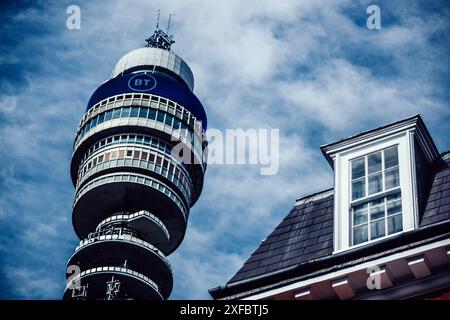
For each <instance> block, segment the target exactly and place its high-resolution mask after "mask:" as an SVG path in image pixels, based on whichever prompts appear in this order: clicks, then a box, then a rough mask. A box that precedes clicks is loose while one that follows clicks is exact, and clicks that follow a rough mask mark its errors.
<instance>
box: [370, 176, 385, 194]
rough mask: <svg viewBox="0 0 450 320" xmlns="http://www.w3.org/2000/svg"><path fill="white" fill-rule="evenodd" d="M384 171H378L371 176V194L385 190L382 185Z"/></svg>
mask: <svg viewBox="0 0 450 320" xmlns="http://www.w3.org/2000/svg"><path fill="white" fill-rule="evenodd" d="M382 176H383V175H382V173H381V172H380V173H377V174H374V175H372V176H369V195H370V194H374V193H377V192H380V191H382V190H383V186H382V183H381V181H382Z"/></svg>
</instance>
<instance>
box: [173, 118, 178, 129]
mask: <svg viewBox="0 0 450 320" xmlns="http://www.w3.org/2000/svg"><path fill="white" fill-rule="evenodd" d="M173 128H174V129H179V128H180V120H178V119H177V118H174V119H173Z"/></svg>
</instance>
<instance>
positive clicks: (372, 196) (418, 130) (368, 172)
mask: <svg viewBox="0 0 450 320" xmlns="http://www.w3.org/2000/svg"><path fill="white" fill-rule="evenodd" d="M322 151H323V152H324V154H325V156H326V157H327V159H328V161H329V162H330V164H331V165H332V166H333V169H334V172H335V190H334V251H335V252H339V251H342V250H347V249H350V248H353V247H355V246H362V245H365V244H368V243H371V242H373V241H379V240H381V239H384V238H387V237H390V236H394V235H396V234H398V233H401V232H405V231H409V230H412V229H414V228H416V227H417V223H418V221H419V214H420V212H419V208H420V206H421V202H423V198H422V195H421V194H422V193H423V188H424V186H426V179H427V177H426V175H427V173H426V172H425V171H424V170H423V168H424V167H425V166H424V165H423V164H424V162H427V163H431V162H432V161H433V160H434V159H435V158H436V157H437V156H438V153H437V150H436V147H435V146H434V144H433V142H432V140H431V138H430V137H429V134H428V131H427V130H426V128H425V127H424V125H423V122H422V120H421V119H420V117H419V116H414V117H411V118H408V119H405V120H402V121H399V122H397V123H393V124H391V125H387V126H385V127H381V128H378V129H376V130H371V131H368V132H364V133H361V134H359V135H357V136H354V137H351V138H349V139H345V140H341V141H339V142H336V143H331V144H329V145H326V146H323V147H322ZM421 190H422V191H421Z"/></svg>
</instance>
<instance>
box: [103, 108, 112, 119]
mask: <svg viewBox="0 0 450 320" xmlns="http://www.w3.org/2000/svg"><path fill="white" fill-rule="evenodd" d="M111 116H112V110H109V111H107V112H106V113H105V121H108V120H111Z"/></svg>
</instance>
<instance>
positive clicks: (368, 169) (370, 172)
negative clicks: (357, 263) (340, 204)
mask: <svg viewBox="0 0 450 320" xmlns="http://www.w3.org/2000/svg"><path fill="white" fill-rule="evenodd" d="M350 167H351V173H350V174H351V189H352V191H351V208H350V215H351V242H352V244H353V245H356V244H360V243H363V242H367V241H370V240H375V239H378V238H381V237H384V236H386V235H390V234H394V233H396V232H400V231H402V229H403V225H402V220H403V219H402V202H401V201H402V199H401V191H400V178H399V165H398V147H397V146H393V147H389V148H386V149H383V150H379V151H376V152H373V153H370V154H368V155H365V156H362V157H358V158H356V159H353V160H351V166H350Z"/></svg>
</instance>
